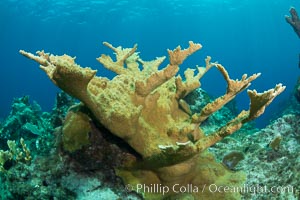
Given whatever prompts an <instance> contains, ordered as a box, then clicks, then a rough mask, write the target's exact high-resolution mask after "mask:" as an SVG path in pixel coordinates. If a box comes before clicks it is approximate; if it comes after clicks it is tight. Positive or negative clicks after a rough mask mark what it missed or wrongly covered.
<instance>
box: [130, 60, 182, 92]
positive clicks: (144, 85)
mask: <svg viewBox="0 0 300 200" xmlns="http://www.w3.org/2000/svg"><path fill="white" fill-rule="evenodd" d="M178 70H179V67H178V65H168V66H167V67H166V68H164V69H163V70H160V71H157V72H155V73H153V74H152V75H151V76H150V77H149V78H147V79H146V81H137V82H136V84H135V88H136V92H137V94H139V95H141V96H147V95H148V94H149V93H150V92H152V91H153V90H154V89H155V88H157V87H158V86H160V85H161V84H163V83H165V82H166V81H168V80H169V79H170V78H172V77H173V76H175V75H176V74H177V72H178Z"/></svg>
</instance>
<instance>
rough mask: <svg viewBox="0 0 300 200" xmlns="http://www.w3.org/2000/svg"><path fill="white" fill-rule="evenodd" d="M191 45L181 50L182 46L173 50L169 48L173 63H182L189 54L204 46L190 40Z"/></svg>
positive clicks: (171, 62)
mask: <svg viewBox="0 0 300 200" xmlns="http://www.w3.org/2000/svg"><path fill="white" fill-rule="evenodd" d="M189 45H190V46H189V47H188V48H187V49H184V50H181V47H180V46H178V47H177V48H176V49H175V50H173V51H171V50H168V53H169V57H170V58H169V59H170V64H171V65H180V64H181V63H182V62H183V61H184V60H185V59H186V58H187V57H188V56H189V55H191V54H192V53H194V52H195V51H197V50H199V49H201V47H202V46H201V45H200V44H195V43H193V42H192V41H190V42H189Z"/></svg>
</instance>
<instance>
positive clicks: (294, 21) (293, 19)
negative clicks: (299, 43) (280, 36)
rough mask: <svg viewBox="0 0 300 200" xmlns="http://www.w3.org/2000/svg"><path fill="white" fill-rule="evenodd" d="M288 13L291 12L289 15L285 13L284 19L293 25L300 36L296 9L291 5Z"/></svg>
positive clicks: (299, 21)
mask: <svg viewBox="0 0 300 200" xmlns="http://www.w3.org/2000/svg"><path fill="white" fill-rule="evenodd" d="M290 14H291V17H290V16H287V15H286V16H285V20H286V21H287V23H289V24H290V25H291V26H292V27H293V29H294V31H295V33H296V34H297V35H298V37H299V38H300V20H299V17H298V14H297V11H296V9H295V8H293V7H292V8H291V9H290Z"/></svg>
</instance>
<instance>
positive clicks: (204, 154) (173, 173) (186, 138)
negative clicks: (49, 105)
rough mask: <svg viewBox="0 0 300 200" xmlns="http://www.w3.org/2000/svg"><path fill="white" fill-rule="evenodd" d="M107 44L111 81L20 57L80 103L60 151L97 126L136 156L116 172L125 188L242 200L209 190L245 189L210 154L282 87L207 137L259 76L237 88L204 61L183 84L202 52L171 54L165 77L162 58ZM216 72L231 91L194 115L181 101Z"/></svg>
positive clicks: (57, 59) (254, 95) (77, 144)
mask: <svg viewBox="0 0 300 200" xmlns="http://www.w3.org/2000/svg"><path fill="white" fill-rule="evenodd" d="M103 44H104V45H105V46H107V47H108V48H110V49H112V50H113V51H114V53H115V56H116V59H115V60H113V59H112V58H111V57H110V56H109V55H101V56H100V57H99V58H97V60H98V61H99V62H100V63H101V64H103V66H104V67H105V68H107V69H109V70H111V71H113V72H115V73H116V74H117V75H116V76H115V77H114V78H113V79H112V80H109V79H107V78H105V77H98V76H96V75H95V74H96V70H92V69H90V68H88V67H86V68H82V67H80V66H79V65H78V64H76V63H75V58H72V57H70V56H68V55H62V56H55V55H52V54H48V53H45V52H44V51H38V52H37V56H36V55H33V54H31V53H28V52H26V51H23V50H21V51H20V53H21V54H22V55H24V56H26V57H28V58H30V59H33V60H35V61H36V62H38V63H39V64H40V65H41V69H42V70H44V71H45V72H46V74H47V75H48V77H49V78H50V79H51V80H52V82H53V83H54V84H55V85H57V86H58V87H59V88H61V89H62V90H63V91H65V92H66V93H68V94H69V95H71V96H73V97H75V98H77V99H79V100H80V101H81V103H80V104H78V105H77V106H75V107H73V108H72V109H71V110H70V112H69V113H68V114H67V117H66V119H65V121H64V124H63V128H62V133H61V134H62V143H63V148H64V149H65V150H66V151H69V152H74V151H76V150H78V149H80V148H81V147H82V146H84V145H86V144H88V143H89V142H90V141H89V137H90V136H89V133H90V132H92V131H91V130H92V129H95V127H92V125H91V121H92V122H93V123H94V124H96V125H97V127H96V128H99V127H100V125H101V126H103V127H105V128H106V129H108V130H109V131H110V134H112V135H114V136H117V137H118V138H119V139H121V140H122V141H123V143H126V144H127V148H130V149H131V151H126V152H124V155H126V156H125V159H124V161H123V163H122V165H121V166H120V167H117V168H116V169H115V172H116V174H117V176H119V177H121V178H122V180H123V182H124V184H130V185H132V186H134V185H136V186H137V185H140V186H143V188H139V187H133V188H132V189H133V190H135V191H136V192H138V193H140V194H141V195H142V196H143V197H144V198H145V199H163V198H169V197H170V198H178V199H183V198H187V199H188V198H194V199H214V200H215V199H239V198H240V194H239V193H213V194H212V193H210V192H209V190H208V188H205V185H207V184H213V185H215V186H224V185H226V186H228V187H230V186H232V187H234V186H236V187H238V186H241V185H242V184H243V183H244V182H245V174H244V173H243V172H241V171H239V172H233V171H230V170H228V169H227V168H226V167H225V166H224V165H222V164H220V163H218V162H216V161H215V158H214V156H213V155H212V154H211V153H209V152H208V151H206V149H207V148H208V147H210V146H212V145H214V144H216V143H217V142H218V141H221V140H222V139H223V138H224V137H226V136H229V135H231V134H232V133H233V132H235V131H237V130H239V129H240V128H241V127H242V125H243V124H245V123H247V122H249V121H251V120H253V119H255V118H257V117H259V116H260V115H261V114H262V113H263V112H264V110H265V107H266V106H268V105H269V104H270V103H271V102H272V101H273V99H274V98H275V97H276V96H277V95H279V94H280V93H281V92H282V91H283V90H284V89H285V87H284V86H282V85H281V84H278V85H276V86H275V87H274V88H273V89H270V90H268V91H265V92H263V93H258V92H256V91H255V90H248V91H247V92H248V95H249V97H250V101H251V103H250V108H249V110H247V111H242V112H241V113H240V114H238V115H237V116H236V117H235V118H234V119H232V120H230V121H228V123H227V124H225V125H224V126H222V127H219V129H217V130H216V131H214V132H212V133H209V134H204V132H203V130H202V129H201V125H202V123H203V122H204V121H205V120H206V119H207V118H208V117H209V116H210V115H212V114H213V113H215V112H217V111H218V110H219V109H221V108H222V107H223V106H224V105H225V104H227V103H228V102H229V101H230V100H232V99H234V98H235V96H236V95H237V94H238V93H240V92H242V91H243V90H245V89H246V88H248V87H249V86H250V83H251V82H252V81H253V80H255V79H256V78H257V77H259V75H260V74H254V75H252V76H249V77H247V75H246V74H244V75H243V76H242V78H241V79H240V80H233V79H231V78H230V77H229V75H228V73H227V71H226V69H225V68H224V67H223V66H222V65H221V64H218V63H213V62H211V58H210V57H207V58H206V60H205V63H206V66H205V67H197V68H196V69H186V70H185V73H184V76H185V80H183V78H182V77H181V76H180V75H177V72H178V71H179V65H181V64H182V63H183V61H184V60H185V59H186V58H187V57H188V56H190V55H191V54H193V53H194V52H195V51H197V50H199V49H200V48H201V45H200V44H196V43H193V42H189V47H188V48H187V49H181V47H180V46H178V47H177V48H176V49H175V50H173V51H172V50H168V54H169V64H168V65H167V66H165V67H164V68H162V69H158V68H159V66H160V65H161V63H162V62H163V61H164V59H165V57H158V58H156V59H155V60H152V61H144V60H142V59H141V58H140V57H139V55H138V53H137V52H136V50H137V45H135V46H134V47H133V48H122V47H120V46H119V47H114V46H112V45H111V44H109V43H107V42H104V43H103ZM212 67H216V68H217V69H218V70H219V71H220V72H221V74H222V75H223V77H224V79H225V80H226V82H227V91H226V93H225V94H224V95H223V96H221V97H219V98H217V99H215V100H214V101H212V102H210V103H207V104H206V105H205V106H204V107H203V108H202V110H201V111H200V112H198V113H193V112H192V111H191V109H190V106H189V104H188V103H187V102H186V101H185V100H184V97H186V96H187V95H188V94H189V93H191V92H192V91H193V90H195V89H197V88H199V87H200V85H201V84H200V79H201V77H202V76H203V75H204V74H205V73H206V72H207V71H208V70H209V69H210V68H212ZM112 156H113V155H112ZM144 186H145V187H144ZM151 186H159V188H158V189H166V188H172V187H174V186H175V187H176V186H178V187H177V189H180V188H181V187H184V186H196V187H197V188H190V189H191V190H193V189H198V188H201V189H202V188H203V191H202V192H201V193H200V192H198V193H197V192H190V193H188V192H182V193H177V192H176V191H174V190H171V189H170V190H169V191H165V190H164V192H165V193H164V194H162V193H159V192H152V193H151V192H147V191H145V190H144V189H145V188H151ZM175 189H176V188H175Z"/></svg>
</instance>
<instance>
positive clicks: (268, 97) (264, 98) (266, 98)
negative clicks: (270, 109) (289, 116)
mask: <svg viewBox="0 0 300 200" xmlns="http://www.w3.org/2000/svg"><path fill="white" fill-rule="evenodd" d="M284 90H285V86H282V84H277V85H276V86H275V88H273V89H270V90H268V91H265V92H263V93H257V92H256V90H248V95H249V97H250V100H251V102H250V113H249V117H248V118H247V119H245V122H247V121H250V120H253V119H255V118H257V117H259V116H260V115H261V114H263V113H264V111H265V108H266V106H268V105H269V104H270V103H271V102H272V101H273V99H274V98H275V97H276V96H278V95H279V94H280V93H281V92H283V91H284Z"/></svg>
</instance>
